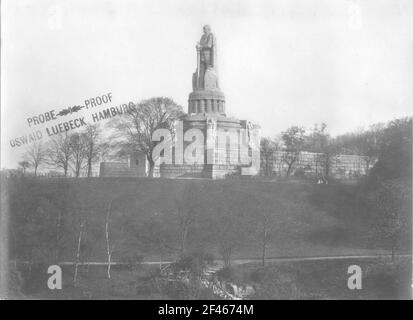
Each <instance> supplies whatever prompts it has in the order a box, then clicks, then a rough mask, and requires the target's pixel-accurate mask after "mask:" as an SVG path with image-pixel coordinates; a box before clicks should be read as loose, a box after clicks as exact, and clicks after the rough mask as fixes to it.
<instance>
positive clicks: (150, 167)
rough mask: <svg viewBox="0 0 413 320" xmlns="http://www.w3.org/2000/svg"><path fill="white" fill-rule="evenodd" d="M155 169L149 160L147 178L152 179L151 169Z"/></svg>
mask: <svg viewBox="0 0 413 320" xmlns="http://www.w3.org/2000/svg"><path fill="white" fill-rule="evenodd" d="M154 167H155V163H154V162H153V161H151V160H149V172H148V177H150V178H153V169H154Z"/></svg>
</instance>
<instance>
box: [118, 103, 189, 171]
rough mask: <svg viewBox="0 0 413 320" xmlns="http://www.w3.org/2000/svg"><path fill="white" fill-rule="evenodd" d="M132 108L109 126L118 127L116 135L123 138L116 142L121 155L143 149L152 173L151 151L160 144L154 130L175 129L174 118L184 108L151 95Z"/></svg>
mask: <svg viewBox="0 0 413 320" xmlns="http://www.w3.org/2000/svg"><path fill="white" fill-rule="evenodd" d="M130 105H133V107H131V108H129V112H126V113H124V114H123V115H122V116H121V117H118V118H115V119H113V120H112V121H111V123H110V126H111V127H113V128H115V129H116V130H117V135H116V136H115V137H117V138H121V142H120V143H117V144H118V146H120V148H119V155H122V156H124V155H130V154H133V153H135V152H143V153H145V155H146V158H147V159H148V162H149V176H153V169H154V165H155V159H153V155H152V151H153V149H154V148H155V146H156V145H157V144H158V142H157V141H153V140H152V135H153V133H154V132H155V131H156V130H157V129H160V128H165V129H169V130H172V125H173V121H174V120H175V119H177V118H179V117H180V116H181V115H182V114H183V112H182V107H181V106H179V105H178V104H176V103H175V102H174V101H173V100H172V99H170V98H165V97H157V98H151V99H148V100H143V101H142V102H140V103H138V104H137V105H134V104H133V103H130Z"/></svg>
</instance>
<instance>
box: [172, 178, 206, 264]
mask: <svg viewBox="0 0 413 320" xmlns="http://www.w3.org/2000/svg"><path fill="white" fill-rule="evenodd" d="M183 193H184V194H183V195H182V194H177V195H176V197H175V205H174V211H175V214H176V215H177V218H178V222H179V243H180V250H179V251H180V256H181V257H183V256H184V254H185V250H186V242H187V239H188V233H189V231H190V229H191V227H192V226H193V224H194V223H195V221H196V218H197V213H198V211H199V207H200V200H201V195H202V188H201V187H200V186H199V184H193V183H190V184H189V185H188V186H187V187H186V188H185V189H184V191H183Z"/></svg>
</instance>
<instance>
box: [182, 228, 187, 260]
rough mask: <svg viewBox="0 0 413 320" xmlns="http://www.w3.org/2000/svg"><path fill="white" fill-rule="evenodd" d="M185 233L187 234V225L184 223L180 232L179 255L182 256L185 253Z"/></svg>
mask: <svg viewBox="0 0 413 320" xmlns="http://www.w3.org/2000/svg"><path fill="white" fill-rule="evenodd" d="M187 235H188V225H187V224H185V226H184V227H183V230H182V234H181V257H183V256H184V253H185V243H186V237H187Z"/></svg>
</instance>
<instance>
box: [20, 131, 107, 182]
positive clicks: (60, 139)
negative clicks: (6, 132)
mask: <svg viewBox="0 0 413 320" xmlns="http://www.w3.org/2000/svg"><path fill="white" fill-rule="evenodd" d="M108 150H109V144H108V143H107V142H103V141H102V131H101V129H100V127H99V125H98V124H90V125H87V126H86V127H85V129H84V130H82V131H79V132H74V133H68V132H65V133H63V134H59V135H57V136H55V137H53V138H51V139H50V140H49V141H48V142H47V143H46V144H44V143H42V142H35V143H33V144H32V145H31V146H30V147H29V148H28V149H27V151H26V152H25V154H24V155H23V160H22V161H20V162H19V167H20V169H21V171H22V172H23V174H25V173H26V170H27V169H28V168H32V169H33V173H34V176H37V174H38V170H39V168H41V167H43V166H48V167H52V168H54V169H57V170H61V171H62V174H63V175H64V176H65V177H67V175H68V173H69V171H70V170H72V171H73V174H74V175H75V177H76V178H77V177H79V176H80V175H81V172H82V170H85V171H86V175H87V176H88V177H90V176H91V175H92V169H93V165H94V164H95V163H96V161H97V160H99V159H101V158H104V157H105V156H106V155H107V154H108Z"/></svg>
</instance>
